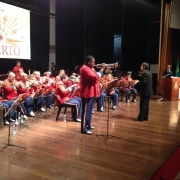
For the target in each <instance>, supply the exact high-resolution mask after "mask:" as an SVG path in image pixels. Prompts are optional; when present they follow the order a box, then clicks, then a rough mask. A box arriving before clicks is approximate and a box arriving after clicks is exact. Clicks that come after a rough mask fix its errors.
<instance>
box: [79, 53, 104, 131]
mask: <svg viewBox="0 0 180 180" xmlns="http://www.w3.org/2000/svg"><path fill="white" fill-rule="evenodd" d="M94 65H95V58H94V57H93V56H90V55H89V56H87V57H86V60H85V64H84V65H83V66H82V68H81V70H80V76H81V81H80V97H81V98H82V106H83V110H82V120H83V121H82V122H81V133H86V134H92V132H91V131H90V130H91V129H94V127H93V126H91V120H92V111H93V104H94V99H95V98H96V97H99V95H100V84H99V77H100V76H102V74H103V71H104V69H105V64H102V66H101V69H100V71H99V73H96V72H95V70H94V68H93V66H94ZM85 105H86V109H85ZM84 114H85V130H84V129H83V128H84V127H83V123H84Z"/></svg>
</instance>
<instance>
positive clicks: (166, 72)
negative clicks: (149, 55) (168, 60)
mask: <svg viewBox="0 0 180 180" xmlns="http://www.w3.org/2000/svg"><path fill="white" fill-rule="evenodd" d="M168 74H169V75H168ZM166 75H167V76H166ZM163 76H166V77H171V76H173V73H172V71H171V70H170V72H168V71H167V70H165V71H164V74H163Z"/></svg>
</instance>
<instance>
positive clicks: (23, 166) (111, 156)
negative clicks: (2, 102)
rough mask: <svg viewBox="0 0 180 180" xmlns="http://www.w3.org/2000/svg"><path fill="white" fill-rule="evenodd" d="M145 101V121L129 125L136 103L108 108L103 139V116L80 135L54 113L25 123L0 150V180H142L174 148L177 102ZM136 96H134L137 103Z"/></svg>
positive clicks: (2, 136)
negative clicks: (147, 103) (147, 110)
mask: <svg viewBox="0 0 180 180" xmlns="http://www.w3.org/2000/svg"><path fill="white" fill-rule="evenodd" d="M159 98H160V97H159V96H154V97H152V98H151V100H150V115H149V121H143V122H139V121H134V120H133V118H135V117H137V115H138V111H139V102H138V103H132V102H130V103H126V102H119V106H120V108H122V109H124V111H123V110H122V109H117V110H110V112H111V113H112V114H111V113H110V119H109V120H110V123H109V135H113V136H118V137H121V138H111V137H109V138H108V140H106V138H104V137H102V136H98V137H96V135H101V134H103V135H106V127H107V126H106V123H107V114H108V113H107V112H97V111H95V114H94V115H93V120H92V125H93V126H95V130H93V135H86V134H81V133H80V123H77V122H72V121H71V115H70V110H68V112H67V122H66V123H64V122H63V120H62V119H63V113H62V112H61V114H60V117H59V121H58V122H55V116H56V112H57V109H55V110H52V112H53V113H44V115H45V116H46V118H42V117H38V118H36V119H34V121H30V120H28V121H27V122H26V123H25V124H26V125H28V126H29V129H27V128H25V127H20V126H19V127H18V128H17V134H16V136H15V137H13V136H12V135H11V141H10V143H11V144H15V145H19V146H24V147H26V148H27V149H22V148H18V147H12V146H8V147H7V148H5V149H3V150H1V151H0V180H141V179H142V180H148V179H150V178H151V177H152V175H153V174H154V173H155V172H156V171H157V170H158V169H159V168H160V167H161V165H162V164H163V163H164V162H165V161H166V159H167V158H168V157H169V156H170V155H171V154H172V153H173V152H174V150H175V149H176V148H177V147H178V146H179V144H180V119H179V111H180V101H172V102H170V101H160V102H158V101H157V100H158V99H159ZM138 99H139V97H138V98H137V100H138ZM7 135H8V127H7V126H3V127H2V128H0V149H1V148H3V147H4V144H3V143H4V142H6V143H7V141H8V139H7Z"/></svg>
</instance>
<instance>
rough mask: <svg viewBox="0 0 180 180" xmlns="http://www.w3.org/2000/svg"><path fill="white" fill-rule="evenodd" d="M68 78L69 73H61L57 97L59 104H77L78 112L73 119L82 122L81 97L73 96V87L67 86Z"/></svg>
mask: <svg viewBox="0 0 180 180" xmlns="http://www.w3.org/2000/svg"><path fill="white" fill-rule="evenodd" d="M67 80H68V77H67V75H65V74H64V75H61V81H60V83H59V84H58V85H57V87H56V97H57V103H58V104H72V105H76V108H75V109H76V113H75V117H73V120H74V121H76V122H81V119H80V118H81V112H82V101H81V98H79V97H72V96H71V91H72V88H71V86H69V87H68V88H66V85H65V83H66V81H67Z"/></svg>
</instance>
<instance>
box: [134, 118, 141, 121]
mask: <svg viewBox="0 0 180 180" xmlns="http://www.w3.org/2000/svg"><path fill="white" fill-rule="evenodd" d="M134 121H143V120H140V119H138V118H134Z"/></svg>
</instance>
